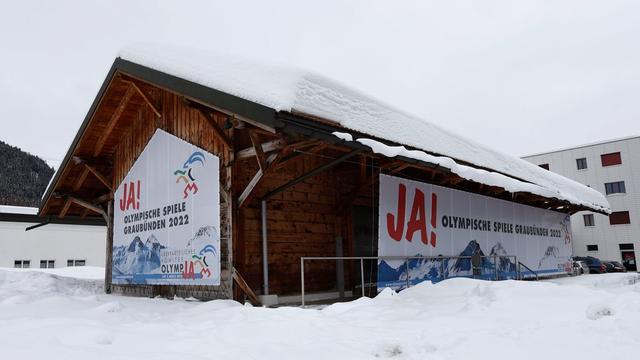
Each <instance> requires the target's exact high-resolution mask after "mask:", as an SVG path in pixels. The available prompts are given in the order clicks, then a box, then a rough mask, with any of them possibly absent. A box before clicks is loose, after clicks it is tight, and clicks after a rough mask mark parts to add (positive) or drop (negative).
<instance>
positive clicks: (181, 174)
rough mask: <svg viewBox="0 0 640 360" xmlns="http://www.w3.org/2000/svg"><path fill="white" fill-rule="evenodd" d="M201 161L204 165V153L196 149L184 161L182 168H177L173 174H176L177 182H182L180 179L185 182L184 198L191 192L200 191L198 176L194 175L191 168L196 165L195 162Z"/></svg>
mask: <svg viewBox="0 0 640 360" xmlns="http://www.w3.org/2000/svg"><path fill="white" fill-rule="evenodd" d="M197 162H199V163H200V164H201V165H202V166H204V154H203V153H201V152H200V151H195V152H193V154H191V156H189V158H188V159H187V161H185V162H184V164H183V165H182V168H181V169H177V170H176V171H174V172H173V175H176V176H177V178H176V184H177V183H179V182H180V180H183V181H184V183H185V186H184V191H183V192H184V197H183V198H184V199H186V198H187V197H188V196H189V193H193V194H195V193H197V192H198V185H197V184H196V178H194V177H193V174H192V173H191V170H192V168H193V165H195V163H197Z"/></svg>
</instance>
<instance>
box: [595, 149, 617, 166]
mask: <svg viewBox="0 0 640 360" xmlns="http://www.w3.org/2000/svg"><path fill="white" fill-rule="evenodd" d="M600 159H601V160H602V166H611V165H620V164H622V157H621V156H620V153H619V152H614V153H610V154H602V155H600Z"/></svg>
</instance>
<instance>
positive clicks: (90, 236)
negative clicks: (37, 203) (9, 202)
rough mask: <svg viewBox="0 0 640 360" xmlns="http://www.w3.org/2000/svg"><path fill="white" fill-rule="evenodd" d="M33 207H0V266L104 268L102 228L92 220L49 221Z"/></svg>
mask: <svg viewBox="0 0 640 360" xmlns="http://www.w3.org/2000/svg"><path fill="white" fill-rule="evenodd" d="M37 212H38V209H37V208H28V207H18V206H4V205H0V267H26V268H29V267H30V268H52V267H56V268H58V267H66V266H83V265H88V266H104V264H105V241H106V226H103V225H104V224H102V223H100V222H97V221H95V220H89V219H78V218H65V219H58V218H51V219H50V220H49V224H47V225H44V226H40V227H37V228H34V229H32V230H29V231H25V229H26V228H28V227H31V226H34V225H37V224H40V223H43V222H44V221H47V219H46V218H44V219H43V218H40V217H38V216H37V215H36V214H37Z"/></svg>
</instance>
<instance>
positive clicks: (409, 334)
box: [0, 268, 640, 360]
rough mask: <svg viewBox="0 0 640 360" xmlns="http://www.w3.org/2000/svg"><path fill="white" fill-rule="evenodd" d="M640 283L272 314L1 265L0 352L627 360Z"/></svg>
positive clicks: (469, 283) (470, 290) (466, 288)
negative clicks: (118, 291) (119, 292)
mask: <svg viewBox="0 0 640 360" xmlns="http://www.w3.org/2000/svg"><path fill="white" fill-rule="evenodd" d="M72 270H73V269H72V268H70V270H67V275H72V273H73V271H72ZM78 271H82V270H81V269H79V270H78ZM639 281H640V276H639V275H638V274H604V275H585V276H580V277H577V278H565V279H559V280H554V281H548V282H518V281H501V282H488V281H481V280H471V279H464V278H458V279H450V280H446V281H442V282H440V283H437V284H431V283H429V282H424V283H422V284H420V285H417V286H415V287H412V288H410V289H408V290H404V291H402V292H400V293H396V292H394V291H392V290H390V289H386V290H384V291H382V292H381V293H380V294H379V295H378V296H377V297H376V298H373V299H369V298H361V299H358V300H355V301H352V302H347V303H339V304H334V305H331V306H328V307H325V308H315V309H300V308H295V307H282V308H277V309H267V308H255V307H251V306H242V305H241V304H239V303H237V302H235V301H230V300H216V301H210V302H204V303H203V302H194V301H185V300H183V299H176V300H165V299H148V298H132V297H122V296H114V295H104V294H102V290H101V282H99V281H96V280H83V279H76V278H70V277H61V276H57V275H52V274H48V273H45V272H40V271H27V270H19V271H7V270H0V348H1V349H2V352H1V354H2V357H3V358H7V359H9V358H17V357H19V358H26V359H36V358H42V357H47V358H52V359H69V358H73V359H81V358H96V359H136V358H141V359H142V358H154V359H157V360H163V359H183V358H190V359H278V360H280V359H301V358H305V359H376V358H394V359H466V358H474V359H492V360H496V359H513V358H518V359H536V360H537V359H541V358H550V359H559V358H586V357H589V358H591V357H594V358H626V357H628V354H633V353H634V352H635V351H636V350H637V348H638V346H640V340H639V339H640V330H639V329H638V326H637V324H638V322H639V321H640V282H639Z"/></svg>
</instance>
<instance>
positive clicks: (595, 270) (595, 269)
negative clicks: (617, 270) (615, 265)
mask: <svg viewBox="0 0 640 360" xmlns="http://www.w3.org/2000/svg"><path fill="white" fill-rule="evenodd" d="M573 260H577V261H584V262H586V263H587V266H588V267H589V274H602V273H605V272H607V270H606V267H605V266H604V264H603V263H602V261H600V259H598V258H594V257H593V256H576V257H574V258H573Z"/></svg>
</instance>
